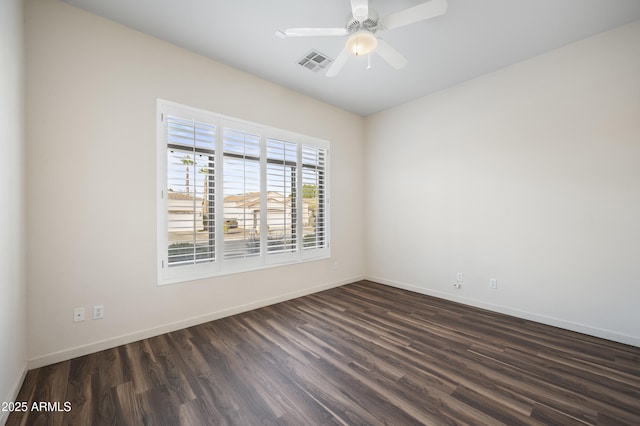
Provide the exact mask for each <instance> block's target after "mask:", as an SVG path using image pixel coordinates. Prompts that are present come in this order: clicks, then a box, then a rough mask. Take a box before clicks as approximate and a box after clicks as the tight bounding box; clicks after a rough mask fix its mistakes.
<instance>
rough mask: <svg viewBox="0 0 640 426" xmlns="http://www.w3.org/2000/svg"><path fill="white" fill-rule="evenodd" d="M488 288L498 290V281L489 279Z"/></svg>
mask: <svg viewBox="0 0 640 426" xmlns="http://www.w3.org/2000/svg"><path fill="white" fill-rule="evenodd" d="M489 288H492V289H494V290H495V289H497V288H498V280H496V279H495V278H490V279H489Z"/></svg>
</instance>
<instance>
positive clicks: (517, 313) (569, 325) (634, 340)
mask: <svg viewBox="0 0 640 426" xmlns="http://www.w3.org/2000/svg"><path fill="white" fill-rule="evenodd" d="M365 279H367V280H369V281H373V282H377V283H380V284H385V285H388V286H391V287H397V288H401V289H403V290H408V291H412V292H414V293H420V294H425V295H427V296H433V297H438V298H440V299H445V300H451V301H453V302H458V303H462V304H464V305H470V306H475V307H477V308H482V309H487V310H489V311H493V312H498V313H501V314H506V315H511V316H513V317H516V318H521V319H525V320H529V321H534V322H539V323H542V324H546V325H551V326H554V327H558V328H563V329H565V330H571V331H576V332H578V333H583V334H588V335H590V336H594V337H600V338H602V339H607V340H612V341H614V342H618V343H624V344H626V345H631V346H636V347H640V336H631V335H627V334H622V333H617V332H615V331H611V330H605V329H601V328H596V327H592V326H588V325H585V324H580V323H576V322H571V321H566V320H563V319H559V318H554V317H549V316H546V315H540V314H536V313H535V312H527V311H522V310H518V309H513V308H508V307H506V306H501V305H494V304H491V303H486V302H483V301H481V300H477V299H471V298H467V297H460V296H456V295H452V294H449V293H445V292H441V291H437V290H432V289H428V288H423V287H417V286H415V285H411V284H407V283H402V282H398V281H394V280H389V279H386V278H382V277H373V276H368V277H367V278H365Z"/></svg>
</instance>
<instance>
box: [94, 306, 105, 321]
mask: <svg viewBox="0 0 640 426" xmlns="http://www.w3.org/2000/svg"><path fill="white" fill-rule="evenodd" d="M103 317H104V306H102V305H98V306H94V307H93V319H94V320H96V319H100V318H103Z"/></svg>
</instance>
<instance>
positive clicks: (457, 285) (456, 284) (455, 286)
mask: <svg viewBox="0 0 640 426" xmlns="http://www.w3.org/2000/svg"><path fill="white" fill-rule="evenodd" d="M453 288H458V289H460V288H462V284H460V283H453Z"/></svg>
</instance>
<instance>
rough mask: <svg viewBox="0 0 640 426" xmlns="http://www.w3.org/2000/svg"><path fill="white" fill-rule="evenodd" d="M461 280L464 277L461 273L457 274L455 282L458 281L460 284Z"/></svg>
mask: <svg viewBox="0 0 640 426" xmlns="http://www.w3.org/2000/svg"><path fill="white" fill-rule="evenodd" d="M463 278H464V276H463V275H462V272H458V275H457V281H458V282H459V283H461V282H462V279H463Z"/></svg>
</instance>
